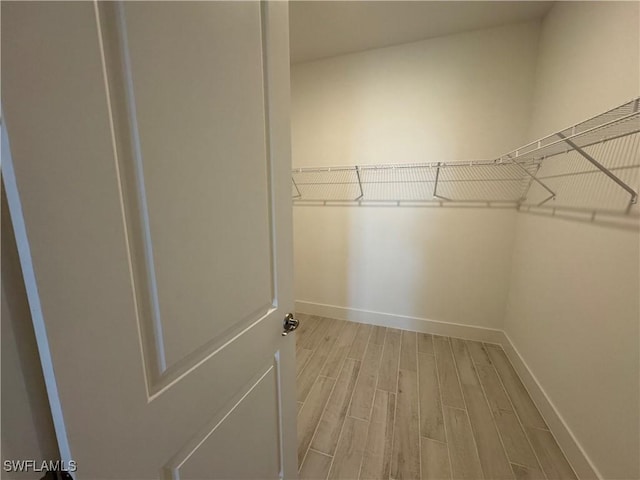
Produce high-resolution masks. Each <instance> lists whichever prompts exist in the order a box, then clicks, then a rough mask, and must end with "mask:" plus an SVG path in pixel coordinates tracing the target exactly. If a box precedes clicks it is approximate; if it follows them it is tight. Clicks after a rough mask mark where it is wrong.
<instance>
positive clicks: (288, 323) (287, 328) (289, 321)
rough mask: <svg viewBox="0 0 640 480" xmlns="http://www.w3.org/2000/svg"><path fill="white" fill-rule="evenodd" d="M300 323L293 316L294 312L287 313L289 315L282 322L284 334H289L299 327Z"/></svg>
mask: <svg viewBox="0 0 640 480" xmlns="http://www.w3.org/2000/svg"><path fill="white" fill-rule="evenodd" d="M299 324H300V322H299V321H298V320H296V319H295V318H293V313H287V316H286V317H284V323H283V324H282V328H283V330H282V336H283V337H286V336H287V335H288V334H290V333H291V332H293V331H294V330H295V329H296V328H298V325H299Z"/></svg>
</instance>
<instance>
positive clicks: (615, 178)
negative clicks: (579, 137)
mask: <svg viewBox="0 0 640 480" xmlns="http://www.w3.org/2000/svg"><path fill="white" fill-rule="evenodd" d="M556 135H558V136H559V137H560V138H561V139H562V140H564V142H565V143H566V144H567V145H569V146H570V147H571V148H573V149H574V150H575V151H576V152H578V153H579V154H580V155H582V156H583V157H584V158H585V159H586V160H587V161H588V162H589V163H591V164H592V165H593V166H595V167H596V168H597V169H598V170H600V171H601V172H602V173H604V174H605V175H606V176H607V177H609V178H610V179H611V180H613V181H614V182H616V183H617V184H618V185H619V186H620V187H621V188H623V189H624V190H626V191H627V193H629V195H631V200H630V201H629V208H631V205H633V204H635V203H637V202H638V194H637V193H636V191H635V190H634V189H633V188H631V187H630V186H629V185H627V184H626V183H624V182H623V181H622V180H620V178H619V177H618V176H616V175H614V174H613V172H611V170H609V169H608V168H607V167H605V166H604V165H602V164H601V163H600V162H598V161H597V160H596V159H595V158H593V157H592V156H591V155H589V154H588V153H587V152H585V151H584V150H583V149H582V148H580V147H579V146H578V145H576V144H575V143H573V142H572V141H571V140H569V139H568V138H567V137H565V136H564V135H563V134H562V133H557V134H556ZM627 211H628V209H627Z"/></svg>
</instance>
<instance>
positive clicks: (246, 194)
mask: <svg viewBox="0 0 640 480" xmlns="http://www.w3.org/2000/svg"><path fill="white" fill-rule="evenodd" d="M194 18H198V20H199V21H197V22H194V21H193V19H194ZM118 23H119V24H120V37H121V38H120V49H121V52H120V57H121V59H122V62H123V66H124V68H123V76H124V79H123V82H124V85H125V87H124V89H125V101H126V103H127V107H126V110H127V114H128V115H129V122H130V136H131V149H132V152H131V162H133V163H135V165H134V168H132V169H129V170H126V169H125V171H126V172H128V173H129V174H130V175H133V176H134V177H135V178H134V179H133V181H131V180H130V181H129V185H130V186H133V189H135V190H136V191H135V192H134V193H133V194H132V195H131V198H134V197H135V198H137V212H135V210H133V209H130V211H134V212H135V213H137V215H136V214H135V213H134V214H133V216H134V217H137V218H134V219H132V221H133V222H140V224H141V225H140V227H139V228H134V229H132V232H134V234H137V235H140V236H141V237H142V238H141V239H138V240H137V241H133V242H132V244H133V245H140V246H141V248H142V249H144V252H140V254H138V255H137V256H136V259H137V261H138V262H145V265H144V269H145V271H146V278H145V282H144V283H146V285H144V286H143V285H141V286H140V287H141V288H147V289H149V294H148V299H149V304H148V308H150V309H151V312H150V315H147V316H146V317H145V318H147V319H148V320H150V321H153V322H154V323H155V325H154V327H153V328H149V329H148V330H149V331H153V332H154V333H153V334H154V336H155V337H156V338H154V339H153V343H154V344H155V345H156V346H157V348H158V353H159V356H160V357H161V358H160V360H159V361H160V366H159V368H158V370H159V373H162V372H163V371H164V370H165V369H171V367H172V366H173V365H175V364H176V362H179V361H181V360H182V361H184V359H185V358H187V357H189V355H190V354H193V352H195V351H196V350H198V349H199V348H201V347H202V346H203V345H206V344H207V343H211V342H213V343H215V342H216V340H223V338H224V337H225V336H228V335H229V334H230V333H232V332H233V331H234V330H239V329H240V328H242V327H243V326H246V325H247V324H248V323H250V322H251V321H254V320H256V319H257V318H259V317H260V316H262V315H264V314H265V313H266V312H267V310H268V309H269V307H271V304H272V295H273V294H272V291H273V283H272V273H271V262H272V259H271V255H272V251H271V234H270V226H269V208H270V202H269V191H270V177H269V165H268V155H267V150H266V140H265V108H264V105H265V104H264V85H263V72H262V66H263V62H262V55H263V51H262V38H261V19H260V6H259V4H258V3H257V2H239V3H238V2H195V3H192V4H190V6H189V9H185V8H184V6H183V5H181V4H180V3H179V2H166V3H163V2H157V3H156V2H129V3H124V4H123V5H122V7H121V8H120V11H119V18H118ZM185 29H187V30H188V35H186V34H185ZM230 206H240V207H241V208H238V209H237V208H229V207H230ZM138 268H140V266H138ZM141 278H142V277H141ZM163 356H164V358H162V357H163ZM187 363H189V362H188V361H187Z"/></svg>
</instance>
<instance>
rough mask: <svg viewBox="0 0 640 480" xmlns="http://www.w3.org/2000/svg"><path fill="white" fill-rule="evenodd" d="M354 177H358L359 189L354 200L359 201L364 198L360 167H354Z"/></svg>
mask: <svg viewBox="0 0 640 480" xmlns="http://www.w3.org/2000/svg"><path fill="white" fill-rule="evenodd" d="M356 176H357V177H358V187H360V195H359V196H358V197H357V198H356V199H355V200H360V199H361V198H362V197H364V190H362V180H361V179H360V167H358V166H357V165H356Z"/></svg>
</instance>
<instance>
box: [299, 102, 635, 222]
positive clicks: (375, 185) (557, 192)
mask: <svg viewBox="0 0 640 480" xmlns="http://www.w3.org/2000/svg"><path fill="white" fill-rule="evenodd" d="M639 187H640V98H636V99H634V100H632V101H630V102H627V103H625V104H623V105H620V106H619V107H616V108H614V109H612V110H609V111H607V112H604V113H602V114H600V115H597V116H595V117H593V118H590V119H588V120H586V121H584V122H581V123H578V124H576V125H573V126H571V127H569V128H566V129H564V130H561V131H559V132H557V133H555V134H553V135H548V136H546V137H544V138H542V139H540V140H538V141H536V142H532V143H530V144H527V145H525V146H523V147H521V148H519V149H517V150H514V151H512V152H509V153H507V154H504V155H502V156H500V157H498V158H497V159H494V160H477V161H466V162H430V163H413V164H384V165H358V166H338V167H312V168H297V169H294V170H293V171H292V185H291V188H292V197H293V200H294V203H295V204H305V203H312V204H318V203H320V204H330V203H344V202H346V203H355V204H364V203H368V202H371V203H375V202H389V203H397V204H398V205H399V204H400V203H425V204H426V203H435V204H439V205H450V204H452V203H456V204H459V203H465V204H479V205H481V206H482V205H489V206H491V204H498V203H500V204H504V203H507V204H511V205H513V206H517V207H518V208H521V207H523V206H524V207H542V206H546V207H552V208H567V209H576V210H579V211H582V210H585V209H591V210H594V211H602V212H622V213H624V214H629V213H637V212H631V210H632V206H633V205H634V204H636V202H637V198H638V195H637V192H638V188H639Z"/></svg>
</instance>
